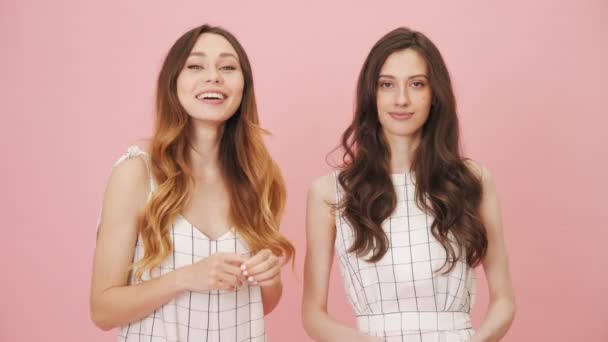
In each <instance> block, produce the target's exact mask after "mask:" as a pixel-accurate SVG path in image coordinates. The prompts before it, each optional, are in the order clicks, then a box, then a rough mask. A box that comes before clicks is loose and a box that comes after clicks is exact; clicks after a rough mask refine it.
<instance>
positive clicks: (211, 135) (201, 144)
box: [190, 120, 224, 180]
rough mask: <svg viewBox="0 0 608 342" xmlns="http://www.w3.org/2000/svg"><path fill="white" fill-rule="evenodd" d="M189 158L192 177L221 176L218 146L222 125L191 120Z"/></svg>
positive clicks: (201, 178) (200, 178)
mask: <svg viewBox="0 0 608 342" xmlns="http://www.w3.org/2000/svg"><path fill="white" fill-rule="evenodd" d="M192 124H193V127H192V129H193V132H192V133H193V134H192V150H190V160H191V163H192V165H191V167H192V171H193V172H194V177H195V178H196V179H199V180H211V179H216V178H217V177H219V176H221V170H220V163H219V147H220V140H221V138H222V133H223V127H224V126H223V125H217V124H215V123H209V122H204V121H197V120H193V122H192Z"/></svg>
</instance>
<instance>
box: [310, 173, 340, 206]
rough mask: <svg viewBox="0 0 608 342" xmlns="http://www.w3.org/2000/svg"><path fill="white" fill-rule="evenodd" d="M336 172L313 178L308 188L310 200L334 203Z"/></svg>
mask: <svg viewBox="0 0 608 342" xmlns="http://www.w3.org/2000/svg"><path fill="white" fill-rule="evenodd" d="M336 182H337V181H336V172H335V171H332V172H330V173H328V174H325V175H323V176H320V177H318V178H316V179H314V180H313V181H312V183H311V185H310V188H309V190H308V197H309V198H310V199H312V200H317V201H323V202H325V203H327V204H331V205H333V204H335V203H336Z"/></svg>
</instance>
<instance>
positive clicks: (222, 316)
mask: <svg viewBox="0 0 608 342" xmlns="http://www.w3.org/2000/svg"><path fill="white" fill-rule="evenodd" d="M264 133H265V131H264V130H263V129H261V128H260V127H259V125H258V113H257V108H256V101H255V95H254V89H253V77H252V72H251V66H250V64H249V60H248V58H247V55H246V53H245V51H244V50H243V48H242V46H241V44H240V43H239V42H238V41H237V40H236V38H235V37H234V36H233V35H232V34H230V33H229V32H227V31H226V30H223V29H222V28H219V27H211V26H207V25H203V26H200V27H197V28H195V29H193V30H191V31H189V32H187V33H185V34H184V35H183V36H182V37H180V38H179V39H178V40H177V41H176V42H175V44H174V45H173V46H172V47H171V49H170V51H169V53H168V55H167V57H166V59H165V61H164V64H163V66H162V69H161V71H160V75H159V78H158V85H157V93H156V124H155V130H154V134H153V137H152V139H151V143H150V145H149V147H148V149H147V151H144V150H142V149H140V148H139V147H137V146H132V147H131V148H129V150H128V151H127V153H125V155H123V157H122V158H120V159H119V160H118V161H117V163H116V164H115V166H114V169H113V172H112V175H111V177H110V180H109V183H108V186H107V190H106V193H105V197H104V203H103V210H102V214H101V219H100V225H99V231H98V239H97V247H96V251H95V258H94V268H93V279H92V289H91V317H92V319H93V321H94V322H95V324H96V325H97V326H98V327H100V328H102V329H104V330H107V329H111V328H113V327H121V329H120V336H119V341H135V340H137V341H140V340H141V339H142V338H143V340H145V341H219V340H220V339H221V340H222V341H264V340H265V336H266V333H265V329H264V315H265V314H267V313H268V312H270V311H272V310H273V309H274V307H275V306H276V305H277V303H278V301H279V299H280V297H281V293H282V285H281V278H280V266H281V262H280V261H279V258H284V261H285V262H287V261H289V260H293V256H294V248H293V246H292V245H291V243H289V242H288V241H287V240H286V239H285V238H284V237H282V236H281V235H280V234H279V232H278V228H279V223H280V219H281V215H282V213H283V208H284V205H285V197H286V195H285V186H284V184H283V179H282V177H281V174H280V171H279V169H278V167H277V165H276V164H275V163H274V161H273V160H272V158H271V157H270V155H269V154H268V151H267V150H266V147H265V146H264V142H263V134H264Z"/></svg>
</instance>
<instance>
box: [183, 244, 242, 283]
mask: <svg viewBox="0 0 608 342" xmlns="http://www.w3.org/2000/svg"><path fill="white" fill-rule="evenodd" d="M246 260H247V259H246V257H244V256H242V255H240V254H234V253H216V254H213V255H211V256H209V257H207V258H205V259H203V260H201V261H198V262H196V263H194V264H192V265H188V266H185V267H183V268H180V269H178V270H177V271H179V272H181V274H180V276H179V278H180V279H181V283H182V284H183V285H184V287H185V288H186V289H187V290H188V291H193V292H206V291H211V290H225V291H234V290H236V289H237V288H239V287H241V285H242V284H243V282H244V281H245V278H244V277H243V276H242V275H241V269H240V267H239V266H240V265H242V264H243V263H244V262H245V261H246Z"/></svg>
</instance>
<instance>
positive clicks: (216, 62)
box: [177, 33, 245, 124]
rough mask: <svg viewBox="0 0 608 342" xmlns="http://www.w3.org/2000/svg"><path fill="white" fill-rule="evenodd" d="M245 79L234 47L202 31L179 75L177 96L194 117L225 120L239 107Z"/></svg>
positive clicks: (219, 37)
mask: <svg viewBox="0 0 608 342" xmlns="http://www.w3.org/2000/svg"><path fill="white" fill-rule="evenodd" d="M244 85H245V80H244V77H243V72H242V70H241V65H240V62H239V57H238V54H237V52H236V51H235V49H234V47H233V46H232V45H231V44H230V43H229V42H228V40H226V39H225V38H224V37H222V36H221V35H219V34H214V33H203V34H201V35H200V37H199V38H198V40H197V41H196V44H194V47H193V48H192V51H191V52H190V55H189V56H188V59H187V60H186V63H185V64H184V68H183V69H182V70H181V72H180V74H179V76H178V77H177V97H178V99H179V101H180V103H181V105H182V106H183V107H184V109H185V110H186V112H187V113H188V115H190V116H191V117H192V118H193V119H194V120H200V121H207V122H215V123H219V124H221V123H223V122H225V121H226V120H228V119H229V118H230V117H231V116H232V115H234V113H235V112H236V111H237V110H238V108H239V106H240V104H241V100H242V98H243V88H244Z"/></svg>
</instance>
